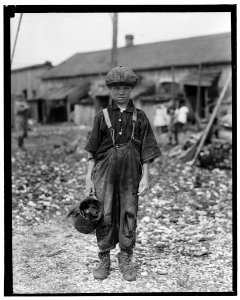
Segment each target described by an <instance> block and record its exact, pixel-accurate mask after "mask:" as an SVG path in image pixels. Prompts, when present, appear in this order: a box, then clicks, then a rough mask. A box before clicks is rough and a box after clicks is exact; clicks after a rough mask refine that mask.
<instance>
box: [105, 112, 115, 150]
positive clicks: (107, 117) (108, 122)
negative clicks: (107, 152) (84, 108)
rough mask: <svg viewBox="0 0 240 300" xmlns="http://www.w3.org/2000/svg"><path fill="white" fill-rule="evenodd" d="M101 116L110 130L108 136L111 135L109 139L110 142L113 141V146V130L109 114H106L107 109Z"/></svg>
mask: <svg viewBox="0 0 240 300" xmlns="http://www.w3.org/2000/svg"><path fill="white" fill-rule="evenodd" d="M103 115H104V119H105V122H106V124H107V127H108V129H109V130H110V134H111V138H112V141H113V145H114V146H115V138H114V129H113V128H112V123H111V120H110V118H109V114H108V110H107V108H104V109H103Z"/></svg>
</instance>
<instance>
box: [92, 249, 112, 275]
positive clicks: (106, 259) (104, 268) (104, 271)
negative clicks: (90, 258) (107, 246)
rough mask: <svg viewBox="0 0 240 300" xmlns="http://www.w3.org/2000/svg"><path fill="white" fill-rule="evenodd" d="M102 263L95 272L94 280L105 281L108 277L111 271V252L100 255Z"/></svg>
mask: <svg viewBox="0 0 240 300" xmlns="http://www.w3.org/2000/svg"><path fill="white" fill-rule="evenodd" d="M98 256H99V258H100V262H99V264H98V266H97V268H96V269H94V270H93V277H94V279H99V280H103V279H105V278H107V277H108V275H109V270H110V264H111V262H110V252H109V251H108V252H103V253H99V255H98Z"/></svg>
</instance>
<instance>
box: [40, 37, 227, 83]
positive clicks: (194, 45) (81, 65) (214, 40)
mask: <svg viewBox="0 0 240 300" xmlns="http://www.w3.org/2000/svg"><path fill="white" fill-rule="evenodd" d="M110 61H111V50H110V49H109V50H101V51H94V52H86V53H77V54H75V55H73V56H72V57H70V58H69V59H67V60H65V61H64V62H62V63H61V64H59V65H57V66H56V67H54V68H52V69H51V70H49V71H47V72H46V73H45V74H44V75H43V76H42V78H43V79H51V78H52V79H53V78H64V77H65V78H66V77H76V76H87V75H94V74H106V73H107V71H108V70H109V69H110ZM200 62H201V63H223V62H225V63H226V62H228V63H230V62H231V33H229V32H227V33H221V34H214V35H207V36H198V37H191V38H184V39H178V40H171V41H164V42H157V43H150V44H141V45H134V46H131V47H121V48H118V65H127V66H128V67H130V68H132V69H133V70H135V71H138V70H148V69H156V68H164V67H169V66H171V65H175V66H183V65H184V66H187V65H196V64H199V63H200Z"/></svg>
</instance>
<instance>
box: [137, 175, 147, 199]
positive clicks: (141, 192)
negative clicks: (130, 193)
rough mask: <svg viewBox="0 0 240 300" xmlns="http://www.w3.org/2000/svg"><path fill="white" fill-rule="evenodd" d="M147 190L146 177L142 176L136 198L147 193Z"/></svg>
mask: <svg viewBox="0 0 240 300" xmlns="http://www.w3.org/2000/svg"><path fill="white" fill-rule="evenodd" d="M148 189H149V182H148V177H145V176H143V177H142V179H141V181H140V182H139V188H138V196H143V195H145V194H146V193H147V192H148Z"/></svg>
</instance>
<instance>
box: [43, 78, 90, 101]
mask: <svg viewBox="0 0 240 300" xmlns="http://www.w3.org/2000/svg"><path fill="white" fill-rule="evenodd" d="M89 87H90V83H89V81H87V80H83V81H81V82H80V83H79V84H77V85H74V84H71V85H69V84H67V85H64V86H61V87H52V88H48V89H47V90H46V91H45V92H44V93H43V94H41V95H40V96H39V97H38V98H39V99H45V100H50V101H54V100H63V99H66V98H67V99H68V101H69V102H70V103H71V104H74V103H77V102H78V101H79V100H81V99H82V98H84V97H85V96H87V95H88V91H89Z"/></svg>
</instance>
